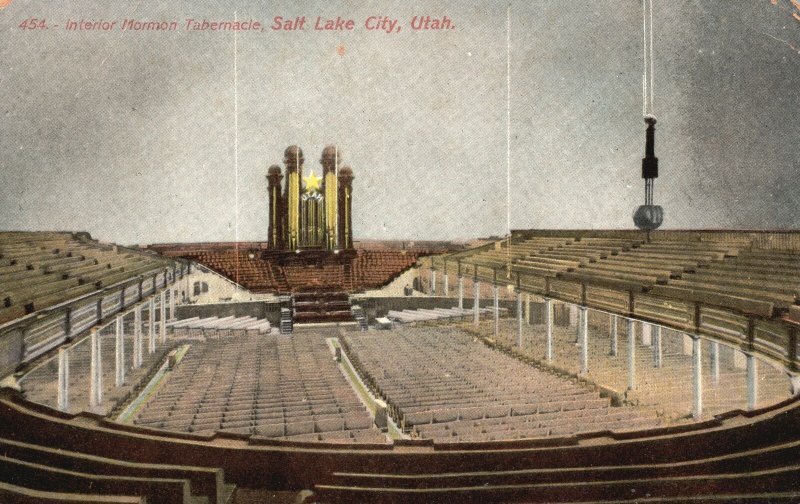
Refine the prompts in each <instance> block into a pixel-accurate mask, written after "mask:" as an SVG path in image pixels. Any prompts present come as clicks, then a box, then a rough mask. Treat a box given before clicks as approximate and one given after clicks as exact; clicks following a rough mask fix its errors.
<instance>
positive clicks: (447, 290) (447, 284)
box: [442, 273, 450, 296]
mask: <svg viewBox="0 0 800 504" xmlns="http://www.w3.org/2000/svg"><path fill="white" fill-rule="evenodd" d="M442 280H443V281H444V285H443V288H442V290H443V291H444V295H445V296H449V295H450V275H448V274H447V273H443V274H442Z"/></svg>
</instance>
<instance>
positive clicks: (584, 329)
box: [578, 306, 589, 375]
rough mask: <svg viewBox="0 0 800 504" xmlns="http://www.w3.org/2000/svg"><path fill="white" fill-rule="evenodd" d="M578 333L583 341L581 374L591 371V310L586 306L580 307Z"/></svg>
mask: <svg viewBox="0 0 800 504" xmlns="http://www.w3.org/2000/svg"><path fill="white" fill-rule="evenodd" d="M578 334H579V335H580V336H579V339H580V343H581V371H580V374H582V375H585V374H588V373H589V312H588V310H587V309H586V307H585V306H581V307H579V314H578Z"/></svg>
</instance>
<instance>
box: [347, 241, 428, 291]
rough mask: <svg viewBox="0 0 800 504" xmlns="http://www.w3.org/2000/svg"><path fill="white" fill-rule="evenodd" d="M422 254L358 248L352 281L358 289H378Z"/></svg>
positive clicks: (412, 263) (398, 274)
mask: <svg viewBox="0 0 800 504" xmlns="http://www.w3.org/2000/svg"><path fill="white" fill-rule="evenodd" d="M421 255H422V254H421V253H420V252H417V251H413V252H412V251H406V250H358V256H357V257H356V259H355V261H353V281H354V284H355V285H356V286H357V288H358V290H368V289H380V288H381V287H383V286H384V285H386V284H388V283H389V282H391V281H392V280H394V279H395V278H397V277H398V276H400V275H401V274H402V273H403V272H404V271H406V270H407V269H408V268H410V267H411V266H413V265H414V263H416V262H417V259H418V258H419V257H420V256H421Z"/></svg>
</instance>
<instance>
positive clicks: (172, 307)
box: [169, 289, 178, 320]
mask: <svg viewBox="0 0 800 504" xmlns="http://www.w3.org/2000/svg"><path fill="white" fill-rule="evenodd" d="M177 296H178V289H170V291H169V319H170V320H176V319H177V318H178V317H176V316H175V301H176V300H175V298H176V297H177Z"/></svg>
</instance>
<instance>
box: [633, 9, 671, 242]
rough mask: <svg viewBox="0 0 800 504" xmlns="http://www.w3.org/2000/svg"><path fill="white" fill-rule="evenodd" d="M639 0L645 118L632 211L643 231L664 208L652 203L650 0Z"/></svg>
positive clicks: (660, 217)
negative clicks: (638, 194)
mask: <svg viewBox="0 0 800 504" xmlns="http://www.w3.org/2000/svg"><path fill="white" fill-rule="evenodd" d="M642 4H643V5H642V7H643V9H642V42H643V48H644V51H643V56H644V58H643V59H644V72H643V74H642V113H643V115H644V122H645V124H646V125H647V129H646V131H645V147H644V158H643V159H642V178H643V179H644V205H641V206H639V207H638V208H637V209H636V212H634V214H633V223H634V224H635V225H636V227H637V228H639V229H641V230H643V231H652V230H654V229H658V227H659V226H661V223H662V222H664V209H663V208H662V207H661V206H659V205H655V204H654V203H653V193H654V183H655V179H657V178H658V158H657V157H656V155H655V143H656V127H655V126H656V116H655V115H654V114H653V0H642ZM648 4H649V5H648ZM648 7H649V8H648ZM648 11H649V12H648ZM648 13H649V16H648ZM648 19H649V23H648ZM648 25H649V26H648ZM648 49H649V51H648Z"/></svg>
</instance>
